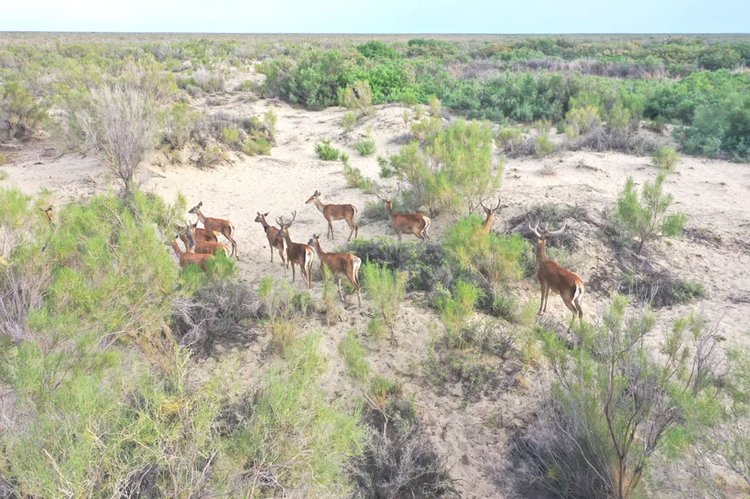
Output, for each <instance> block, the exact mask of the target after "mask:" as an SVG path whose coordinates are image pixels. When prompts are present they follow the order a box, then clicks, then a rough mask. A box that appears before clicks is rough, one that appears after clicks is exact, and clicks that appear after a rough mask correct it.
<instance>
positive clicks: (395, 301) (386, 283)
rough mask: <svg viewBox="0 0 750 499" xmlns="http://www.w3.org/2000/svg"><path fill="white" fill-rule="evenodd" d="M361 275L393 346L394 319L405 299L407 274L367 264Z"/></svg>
mask: <svg viewBox="0 0 750 499" xmlns="http://www.w3.org/2000/svg"><path fill="white" fill-rule="evenodd" d="M362 275H363V277H364V285H365V289H366V290H367V295H368V297H369V299H370V301H372V302H373V303H374V304H375V308H376V310H377V311H378V315H379V316H380V318H381V319H382V320H383V323H384V324H385V326H386V327H387V328H388V331H389V333H390V338H391V343H394V344H395V343H396V336H395V330H396V324H397V320H396V319H397V316H398V313H399V310H400V309H401V304H402V303H403V301H404V298H405V297H406V283H407V281H408V280H409V274H408V273H407V272H403V271H393V270H391V269H389V268H388V267H385V266H381V265H378V264H375V263H369V262H368V263H366V264H365V265H364V266H363V268H362Z"/></svg>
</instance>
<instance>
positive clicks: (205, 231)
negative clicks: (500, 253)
mask: <svg viewBox="0 0 750 499" xmlns="http://www.w3.org/2000/svg"><path fill="white" fill-rule="evenodd" d="M378 197H379V198H380V199H382V200H383V202H384V203H385V207H386V210H387V211H388V216H389V217H390V220H391V226H392V227H393V230H394V231H395V232H396V235H397V236H398V240H399V241H401V235H402V234H412V235H414V236H416V237H417V238H418V239H420V240H421V241H427V240H428V239H430V235H429V229H430V225H431V224H432V221H431V220H430V218H429V217H427V216H426V215H424V214H423V213H419V212H413V213H394V211H393V204H392V203H391V200H390V199H387V198H385V197H383V196H381V195H380V194H378ZM311 203H312V204H315V206H316V208H317V209H318V210H319V211H320V212H321V213H322V214H323V217H324V218H325V219H326V221H327V223H328V230H327V232H326V236H327V237H328V238H329V239H333V237H334V235H333V232H334V231H333V224H332V222H334V221H337V220H344V221H346V223H347V224H348V225H349V228H350V229H351V230H350V232H349V237H348V239H347V241H350V240H351V238H352V236H354V238H355V239H356V237H357V231H358V226H357V223H356V222H355V221H354V215H355V214H356V213H357V209H356V208H355V207H354V206H353V205H351V204H324V203H323V202H322V201H321V200H320V192H318V191H317V190H316V191H315V192H314V193H313V195H312V196H310V198H309V199H308V200H307V201H306V203H305V204H311ZM479 204H480V206H481V207H482V209H483V210H484V214H485V220H484V223H483V225H482V229H481V230H482V232H483V233H485V234H489V233H490V231H491V229H492V225H493V224H494V222H495V215H496V214H497V212H498V211H499V210H500V208H502V207H503V206H504V205H501V204H500V200H498V203H497V205H496V206H492V205H490V206H489V207H487V206H485V205H484V202H483V201H481V200H480V202H479ZM202 206H203V202H202V201H201V202H200V203H198V204H197V205H196V206H194V207H193V208H191V209H190V210H189V211H188V213H190V214H193V215H196V216H197V217H198V221H200V222H201V223H202V224H203V228H199V227H198V226H197V225H198V221H196V222H195V223H192V224H191V223H189V222H188V224H187V225H186V226H176V227H175V229H176V230H177V234H176V235H175V238H174V239H173V241H172V247H173V248H174V251H175V253H177V256H178V257H179V260H180V265H181V266H182V267H186V266H188V265H192V264H197V265H199V266H200V267H201V268H202V269H203V270H205V269H206V261H207V260H208V259H209V258H211V257H212V256H214V255H216V254H218V253H224V254H225V255H227V256H234V257H237V243H236V242H235V240H234V238H233V236H234V226H233V225H232V223H231V222H230V221H229V220H225V219H221V218H213V217H206V216H205V215H203V213H202V212H201V207H202ZM267 216H268V213H260V212H258V213H257V216H256V217H255V221H256V222H258V223H260V224H261V226H262V227H263V231H264V232H265V234H266V238H267V239H268V244H269V248H270V251H271V263H273V254H274V250H276V251H278V252H279V257H280V258H281V263H282V265H283V266H284V271H285V272H286V271H287V269H288V268H289V266H290V265H291V267H292V282H294V280H295V278H296V273H295V269H294V266H295V265H298V266H299V268H300V273H301V274H302V278H303V279H304V280H305V284H306V285H307V288H308V289H310V287H311V286H312V264H313V260H314V259H315V255H316V254H317V255H318V258H319V259H320V262H321V266H325V267H327V268H328V269H329V270H330V271H331V272H332V273H333V274H334V275H335V276H336V277H337V279H338V292H339V296H340V298H341V300H342V301H345V299H344V296H343V293H342V291H341V277H342V276H345V277H346V278H347V279H348V280H349V282H350V283H351V284H352V286H353V287H354V289H355V291H356V292H357V301H358V303H359V306H360V307H361V306H362V299H361V296H360V284H359V269H360V266H361V265H362V260H361V259H360V258H359V257H358V256H356V255H354V254H352V253H327V252H326V251H325V250H323V248H322V247H321V245H320V234H313V236H312V238H310V240H309V241H308V242H307V244H303V243H295V242H293V241H292V239H291V236H290V235H289V227H291V226H292V224H293V223H294V221H295V219H296V218H297V212H296V211H294V212H292V217H291V219H289V220H285V219H284V218H283V217H278V218H277V219H276V225H277V226H278V228H277V227H274V226H272V225H270V224H269V223H268V222H267V221H266V217H267ZM566 228H567V224H563V226H562V227H561V228H560V229H557V230H554V231H551V230H548V227H547V226H545V228H544V229H540V228H539V223H537V224H536V226H535V227H532V226H531V224H530V223H529V229H530V230H531V233H532V234H533V235H534V236H536V260H537V273H536V277H537V279H538V280H539V284H540V285H541V293H542V296H541V303H540V304H539V312H538V314H539V315H542V314H543V313H544V312H545V311H546V309H547V298H548V296H549V292H550V290H552V291H555V292H557V293H559V294H560V296H561V297H562V299H563V302H564V303H565V305H566V306H567V307H568V309H570V310H571V311H572V312H573V321H575V318H576V317H578V318H579V320H582V318H583V309H582V308H581V301H582V298H583V290H584V288H583V281H582V280H581V278H580V277H578V275H576V274H575V273H573V272H571V271H569V270H567V269H565V268H563V267H561V266H560V265H558V264H557V263H556V262H554V261H552V260H550V259H549V258H547V252H546V245H547V240H548V239H549V238H550V237H554V236H557V235H560V234H562V232H563V231H564V230H565V229H566ZM218 234H221V235H223V236H224V238H226V239H227V241H229V243H230V244H231V248H232V249H231V252H230V251H229V248H227V246H226V245H225V244H223V243H220V242H219V241H218V238H217V235H218ZM178 240H181V241H182V243H183V244H184V245H185V249H184V250H183V249H182V248H181V247H180V245H179V243H178ZM571 324H572V322H571Z"/></svg>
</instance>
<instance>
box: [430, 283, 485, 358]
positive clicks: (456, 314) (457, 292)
mask: <svg viewBox="0 0 750 499" xmlns="http://www.w3.org/2000/svg"><path fill="white" fill-rule="evenodd" d="M481 293H482V292H481V290H480V289H479V288H477V287H476V286H474V285H472V284H469V283H466V282H464V281H462V280H458V281H456V282H455V284H454V286H453V290H452V291H451V292H450V295H449V296H442V297H440V298H439V299H438V303H437V307H438V309H440V312H441V319H442V321H443V325H444V326H445V330H446V335H447V338H448V346H449V348H456V347H461V346H462V344H463V343H464V342H465V340H464V338H463V337H462V332H463V330H464V329H465V328H467V327H468V326H469V324H468V320H469V318H470V317H471V316H472V315H473V314H474V307H475V306H476V303H477V301H478V300H479V297H480V295H481Z"/></svg>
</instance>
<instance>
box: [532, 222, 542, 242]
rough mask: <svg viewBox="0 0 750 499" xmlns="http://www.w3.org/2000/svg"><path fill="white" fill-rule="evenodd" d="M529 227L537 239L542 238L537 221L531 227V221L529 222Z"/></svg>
mask: <svg viewBox="0 0 750 499" xmlns="http://www.w3.org/2000/svg"><path fill="white" fill-rule="evenodd" d="M529 229H531V232H533V233H534V235H535V236H536V237H538V238H539V239H541V238H542V235H541V234H540V233H539V222H537V223H536V225H535V226H534V227H532V226H531V222H529Z"/></svg>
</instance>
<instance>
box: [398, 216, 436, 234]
mask: <svg viewBox="0 0 750 499" xmlns="http://www.w3.org/2000/svg"><path fill="white" fill-rule="evenodd" d="M426 219H427V217H426V216H424V215H423V214H421V213H393V214H392V215H391V223H392V224H393V226H394V227H396V228H397V229H398V230H399V231H401V232H408V233H412V234H419V233H420V232H421V231H422V229H424V227H425V225H427V220H426Z"/></svg>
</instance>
